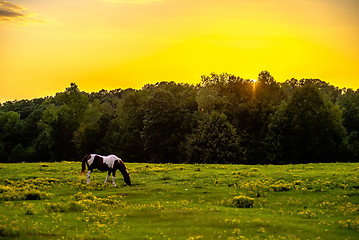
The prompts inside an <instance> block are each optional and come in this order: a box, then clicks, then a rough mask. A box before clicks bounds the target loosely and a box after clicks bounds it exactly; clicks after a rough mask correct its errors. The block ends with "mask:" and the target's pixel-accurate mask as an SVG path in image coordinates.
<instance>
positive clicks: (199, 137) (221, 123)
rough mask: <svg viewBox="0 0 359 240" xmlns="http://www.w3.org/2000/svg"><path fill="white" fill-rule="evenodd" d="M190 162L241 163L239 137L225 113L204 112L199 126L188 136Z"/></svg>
mask: <svg viewBox="0 0 359 240" xmlns="http://www.w3.org/2000/svg"><path fill="white" fill-rule="evenodd" d="M186 152H187V157H188V161H189V162H190V163H241V156H240V148H239V137H238V135H237V134H236V130H235V128H234V127H233V126H232V125H231V124H230V123H229V122H228V121H227V117H226V116H225V115H224V114H220V113H218V112H215V111H213V112H211V113H210V114H207V113H204V115H203V119H202V120H200V121H199V123H198V127H197V128H196V129H195V130H194V132H193V133H192V134H190V135H188V137H187V142H186Z"/></svg>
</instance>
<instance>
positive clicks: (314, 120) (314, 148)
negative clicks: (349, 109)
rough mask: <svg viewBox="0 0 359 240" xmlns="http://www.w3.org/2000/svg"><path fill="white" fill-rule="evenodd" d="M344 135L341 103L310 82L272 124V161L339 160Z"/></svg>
mask: <svg viewBox="0 0 359 240" xmlns="http://www.w3.org/2000/svg"><path fill="white" fill-rule="evenodd" d="M344 136H345V129H344V127H343V125H342V118H341V111H340V109H339V107H338V106H337V105H334V104H332V103H331V102H330V101H329V100H325V98H324V97H323V96H322V94H321V93H320V91H319V90H318V89H317V88H316V87H314V86H313V85H309V84H307V85H304V86H302V87H299V88H297V89H295V90H294V92H293V95H292V97H291V98H290V99H289V101H288V102H287V103H284V104H282V105H281V106H280V108H279V109H278V110H277V112H276V113H275V115H274V117H273V121H272V122H271V123H270V125H269V134H268V137H267V140H268V143H269V146H268V147H269V149H271V152H270V154H269V155H270V159H271V161H272V163H308V162H331V161H336V160H338V157H339V156H338V153H339V146H340V145H341V143H342V141H343V138H344Z"/></svg>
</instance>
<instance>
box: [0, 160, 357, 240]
mask: <svg viewBox="0 0 359 240" xmlns="http://www.w3.org/2000/svg"><path fill="white" fill-rule="evenodd" d="M80 165H81V164H80V163H79V162H77V163H74V162H61V163H26V164H25V163H21V164H0V238H4V239H11V238H17V239H359V179H358V177H359V163H333V164H308V165H283V166H272V165H267V166H259V165H256V166H245V165H187V164H178V165H177V164H146V163H128V164H127V168H128V170H129V172H130V174H131V180H132V183H133V185H132V186H131V187H128V186H126V185H125V183H124V182H123V179H122V175H121V174H119V173H117V178H116V182H117V185H118V187H116V188H115V187H113V186H112V184H110V183H108V184H107V185H106V186H105V185H104V184H103V181H104V179H105V177H106V173H105V172H99V171H95V172H94V173H93V174H92V175H91V183H90V184H86V179H85V176H83V177H80V178H79V172H80V168H81V166H80Z"/></svg>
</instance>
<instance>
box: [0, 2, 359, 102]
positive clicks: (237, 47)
mask: <svg viewBox="0 0 359 240" xmlns="http://www.w3.org/2000/svg"><path fill="white" fill-rule="evenodd" d="M16 5H17V6H18V8H16V7H11V6H10V5H9V6H7V11H13V12H9V13H7V15H8V16H14V17H12V18H9V17H6V18H5V17H2V16H1V15H0V35H1V38H0V54H1V57H0V72H1V78H0V91H1V92H0V93H1V94H0V102H3V101H6V100H13V99H23V98H35V97H43V96H46V95H54V94H55V93H56V92H59V91H63V90H64V89H65V88H66V87H68V86H69V85H70V83H71V82H76V83H77V84H78V85H79V87H80V89H81V90H84V91H88V92H91V91H99V90H101V89H115V88H128V87H132V88H141V87H142V86H143V85H144V84H147V83H156V82H158V81H175V82H187V83H198V82H199V81H200V77H201V75H203V74H210V73H211V72H215V73H218V74H219V73H223V72H227V73H231V74H234V75H238V76H240V77H242V78H246V79H254V78H256V77H257V76H258V74H259V73H260V72H261V71H262V70H268V71H269V72H270V73H271V74H272V75H273V77H274V78H275V80H277V81H280V82H281V81H285V80H287V79H290V78H292V77H294V78H298V79H301V78H320V79H321V80H323V81H327V82H329V83H331V84H333V85H335V86H338V87H351V88H355V89H356V88H359V79H358V76H359V45H358V44H357V43H358V42H359V30H358V29H359V19H358V16H359V3H358V1H356V0H331V1H323V0H318V1H311V0H294V1H282V0H252V1H241V0H209V1H208V0H207V1H204V0H198V1H189V0H92V1H88V0H78V1H73V0H63V1H45V0H40V1H39V0H36V1H35V0H27V1H17V3H16ZM2 7H3V6H0V8H2ZM2 12H4V11H0V14H2ZM15 16H17V17H15Z"/></svg>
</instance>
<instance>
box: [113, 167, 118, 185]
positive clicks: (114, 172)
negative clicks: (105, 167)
mask: <svg viewBox="0 0 359 240" xmlns="http://www.w3.org/2000/svg"><path fill="white" fill-rule="evenodd" d="M115 174H116V170H115V171H113V172H112V185H113V186H115V187H116V186H117V185H116V183H115Z"/></svg>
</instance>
